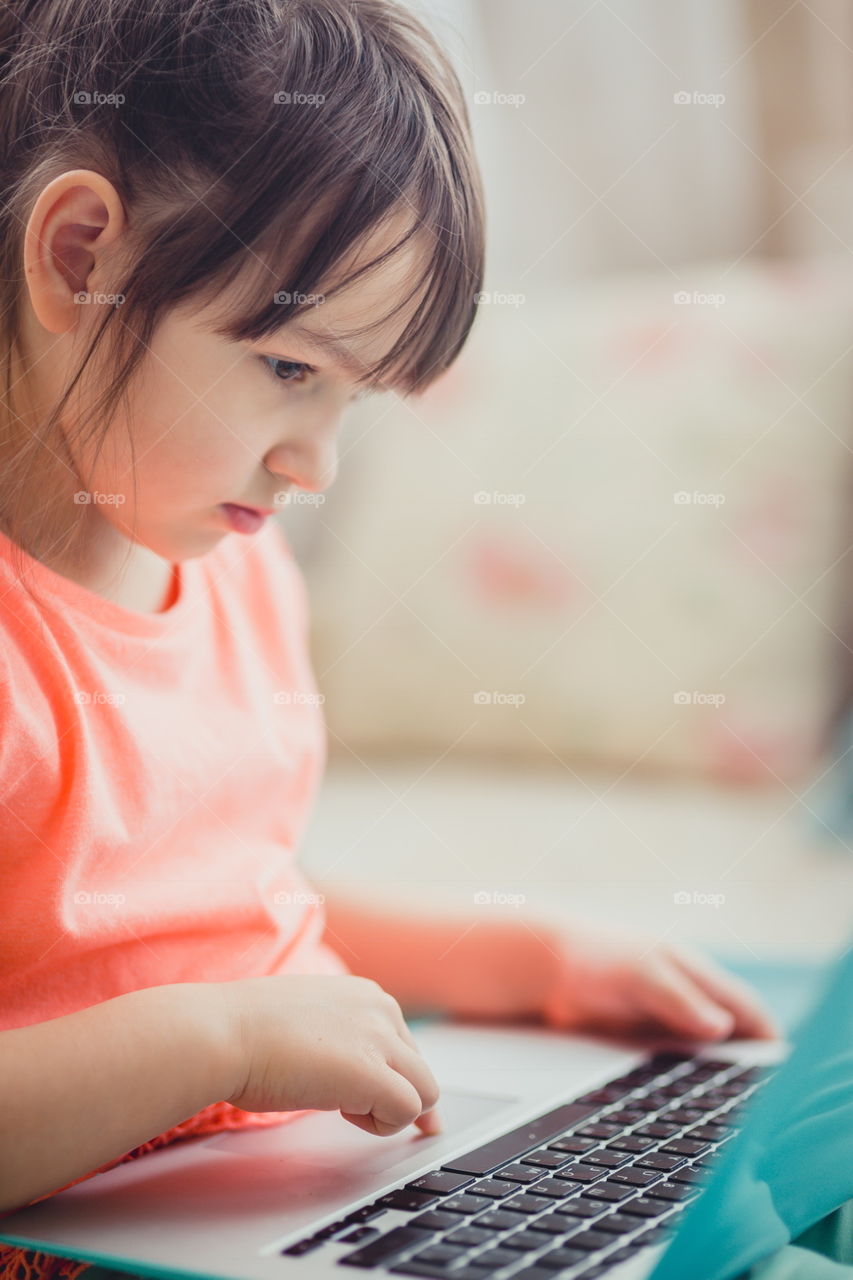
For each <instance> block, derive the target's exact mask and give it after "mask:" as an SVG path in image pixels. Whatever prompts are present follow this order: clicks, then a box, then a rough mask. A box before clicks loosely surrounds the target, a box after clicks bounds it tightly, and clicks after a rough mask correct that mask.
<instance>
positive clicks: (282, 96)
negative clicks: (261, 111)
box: [272, 89, 326, 107]
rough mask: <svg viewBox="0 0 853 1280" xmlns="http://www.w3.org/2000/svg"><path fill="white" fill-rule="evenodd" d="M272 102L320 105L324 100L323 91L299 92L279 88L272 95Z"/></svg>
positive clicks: (289, 105)
mask: <svg viewBox="0 0 853 1280" xmlns="http://www.w3.org/2000/svg"><path fill="white" fill-rule="evenodd" d="M272 100H273V102H276V103H278V104H279V106H282V105H284V106H287V107H322V105H323V103H324V102H325V101H326V95H325V93H301V92H295V93H294V92H293V91H292V90H291V89H279V90H278V92H277V93H274V94H273V96H272Z"/></svg>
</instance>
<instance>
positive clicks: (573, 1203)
mask: <svg viewBox="0 0 853 1280" xmlns="http://www.w3.org/2000/svg"><path fill="white" fill-rule="evenodd" d="M604 1209H605V1206H604V1203H603V1202H602V1201H600V1200H598V1201H596V1200H581V1198H580V1197H579V1196H578V1197H577V1198H576V1199H573V1200H567V1201H566V1203H565V1204H558V1205H555V1206H554V1209H553V1212H554V1213H557V1214H559V1215H560V1217H561V1218H570V1219H575V1220H577V1221H580V1220H581V1219H583V1218H598V1217H600V1215H601V1214H602V1213H604ZM566 1230H567V1231H569V1230H571V1226H568V1227H567V1228H566Z"/></svg>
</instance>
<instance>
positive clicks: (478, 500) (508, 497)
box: [474, 489, 527, 507]
mask: <svg viewBox="0 0 853 1280" xmlns="http://www.w3.org/2000/svg"><path fill="white" fill-rule="evenodd" d="M526 501H527V494H526V493H502V492H500V490H498V489H478V490H477V492H476V493H475V494H474V503H475V504H476V506H478V507H482V506H490V505H492V504H494V505H495V506H497V507H521V506H523V505H524V503H525V502H526Z"/></svg>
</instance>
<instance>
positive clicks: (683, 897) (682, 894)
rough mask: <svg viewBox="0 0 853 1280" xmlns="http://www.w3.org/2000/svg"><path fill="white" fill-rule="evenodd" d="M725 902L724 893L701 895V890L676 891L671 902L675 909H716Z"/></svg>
mask: <svg viewBox="0 0 853 1280" xmlns="http://www.w3.org/2000/svg"><path fill="white" fill-rule="evenodd" d="M725 900H726V895H725V894H724V893H703V892H702V890H701V889H676V891H675V893H674V894H673V895H672V901H673V902H674V904H675V906H677V907H717V908H718V909H719V908H720V907H721V906H722V905H723V903H724V902H725Z"/></svg>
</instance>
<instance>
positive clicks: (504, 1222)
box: [469, 1202, 547, 1231]
mask: <svg viewBox="0 0 853 1280" xmlns="http://www.w3.org/2000/svg"><path fill="white" fill-rule="evenodd" d="M546 1203H547V1202H546ZM526 1221H527V1219H526V1218H525V1216H524V1214H523V1213H508V1212H507V1210H506V1209H492V1210H491V1212H490V1213H484V1214H481V1215H480V1217H479V1218H477V1219H476V1220H475V1221H474V1222H473V1223H470V1224H469V1225H470V1226H474V1227H485V1228H487V1229H488V1230H490V1231H510V1230H512V1228H513V1227H523V1226H524V1224H525V1222H526Z"/></svg>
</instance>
